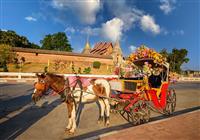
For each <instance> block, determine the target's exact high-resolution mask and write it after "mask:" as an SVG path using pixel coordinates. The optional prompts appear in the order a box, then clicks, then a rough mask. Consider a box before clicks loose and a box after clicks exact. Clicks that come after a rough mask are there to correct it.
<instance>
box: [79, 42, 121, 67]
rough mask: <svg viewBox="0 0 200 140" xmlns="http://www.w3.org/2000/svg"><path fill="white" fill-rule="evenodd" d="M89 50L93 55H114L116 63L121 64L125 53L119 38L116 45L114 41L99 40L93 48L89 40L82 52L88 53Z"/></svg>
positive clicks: (114, 62)
mask: <svg viewBox="0 0 200 140" xmlns="http://www.w3.org/2000/svg"><path fill="white" fill-rule="evenodd" d="M88 52H89V54H93V55H101V56H112V58H113V64H114V65H120V64H122V63H123V53H122V50H121V47H120V43H119V40H117V41H116V42H115V44H114V45H113V43H112V42H98V43H96V44H95V45H94V48H92V49H91V47H90V46H89V42H88V41H87V42H86V45H85V48H84V49H83V51H82V53H83V54H88Z"/></svg>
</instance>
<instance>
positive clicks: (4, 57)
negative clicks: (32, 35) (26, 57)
mask: <svg viewBox="0 0 200 140" xmlns="http://www.w3.org/2000/svg"><path fill="white" fill-rule="evenodd" d="M15 57H16V53H14V52H12V48H11V46H10V45H6V44H0V65H3V64H4V63H6V64H8V63H11V62H13V59H14V58H15Z"/></svg>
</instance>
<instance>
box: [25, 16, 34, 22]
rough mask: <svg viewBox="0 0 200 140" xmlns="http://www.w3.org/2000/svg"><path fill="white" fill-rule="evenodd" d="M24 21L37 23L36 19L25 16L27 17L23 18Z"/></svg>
mask: <svg viewBox="0 0 200 140" xmlns="http://www.w3.org/2000/svg"><path fill="white" fill-rule="evenodd" d="M25 20H27V21H37V19H36V18H34V17H31V16H27V17H25Z"/></svg>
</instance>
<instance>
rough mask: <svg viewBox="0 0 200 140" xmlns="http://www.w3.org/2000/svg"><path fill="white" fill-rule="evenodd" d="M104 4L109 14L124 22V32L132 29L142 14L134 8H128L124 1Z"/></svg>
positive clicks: (119, 0)
mask: <svg viewBox="0 0 200 140" xmlns="http://www.w3.org/2000/svg"><path fill="white" fill-rule="evenodd" d="M106 4H107V5H108V9H109V10H110V11H111V13H112V14H113V15H114V16H115V17H118V18H120V19H121V20H122V21H123V22H124V28H123V30H124V31H127V30H129V29H131V28H133V27H134V26H135V23H136V22H137V21H139V20H140V17H141V16H142V15H143V13H144V12H143V11H142V10H140V9H137V8H136V7H130V6H129V5H128V4H127V3H126V1H125V0H117V1H106Z"/></svg>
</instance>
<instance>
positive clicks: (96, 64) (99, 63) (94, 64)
mask: <svg viewBox="0 0 200 140" xmlns="http://www.w3.org/2000/svg"><path fill="white" fill-rule="evenodd" d="M100 67H101V62H99V61H94V62H93V68H95V69H99V68H100Z"/></svg>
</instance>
